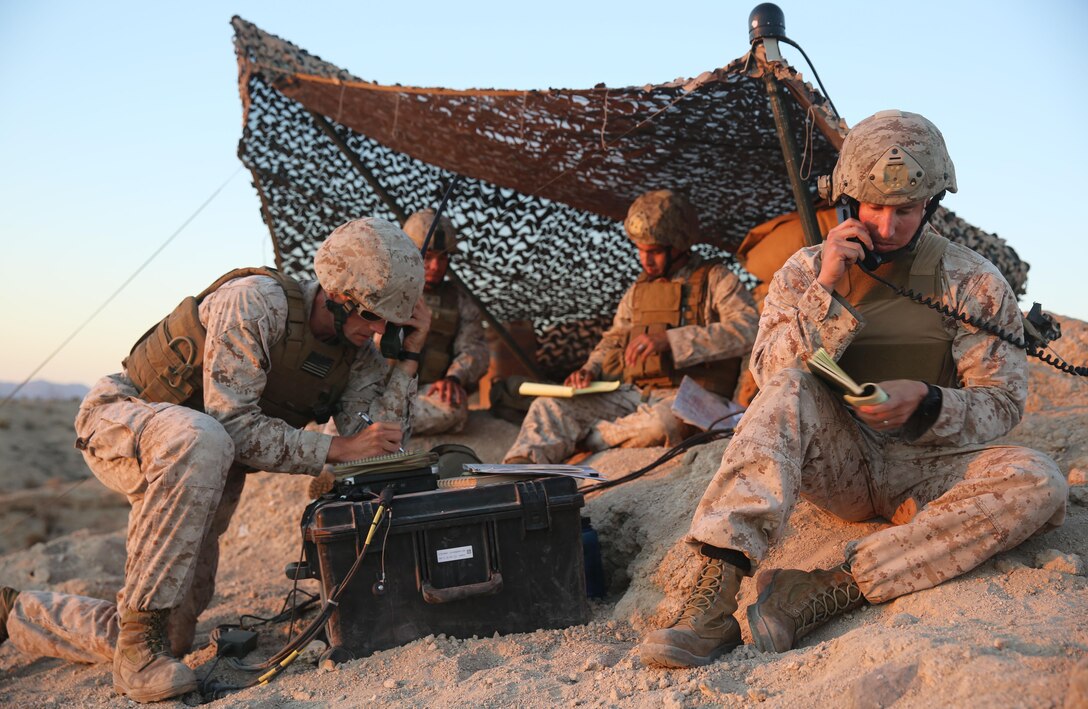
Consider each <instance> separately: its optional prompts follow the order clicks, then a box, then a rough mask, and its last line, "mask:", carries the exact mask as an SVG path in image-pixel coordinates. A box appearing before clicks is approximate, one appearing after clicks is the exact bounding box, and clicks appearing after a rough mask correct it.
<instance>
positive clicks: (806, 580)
mask: <svg viewBox="0 0 1088 709" xmlns="http://www.w3.org/2000/svg"><path fill="white" fill-rule="evenodd" d="M756 592H757V593H758V594H759V595H758V597H757V598H756V602H755V603H753V604H752V605H751V606H749V607H748V626H749V628H750V629H751V631H752V640H753V641H754V642H755V645H756V647H758V648H759V649H760V650H761V651H762V652H785V651H786V650H792V649H793V646H794V645H796V644H797V641H798V640H800V639H801V638H803V637H804V636H805V635H807V634H808V633H809V632H810V631H811V630H813V629H814V628H816V627H818V626H819V625H821V624H822V623H824V622H825V621H827V620H828V619H829V618H833V617H834V616H836V615H839V614H840V613H845V612H847V611H852V610H854V609H855V608H858V607H859V606H862V605H865V604H866V603H868V601H866V600H865V596H863V595H861V589H860V588H858V584H857V582H856V581H854V577H853V576H851V575H850V567H848V566H846V565H845V564H844V565H843V566H841V567H839V568H837V569H832V570H830V571H821V570H819V569H817V570H816V571H799V570H797V569H775V570H774V571H764V572H763V573H761V574H760V575H759V576H757V577H756Z"/></svg>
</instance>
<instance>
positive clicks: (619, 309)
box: [583, 284, 635, 377]
mask: <svg viewBox="0 0 1088 709" xmlns="http://www.w3.org/2000/svg"><path fill="white" fill-rule="evenodd" d="M634 292H635V286H634V284H631V286H630V287H628V289H627V290H626V292H624V294H623V297H622V298H620V304H619V305H618V306H616V314H615V315H614V316H613V317H612V326H611V327H609V328H608V329H607V330H605V331H604V334H602V335H601V340H600V342H598V343H597V346H596V347H594V348H593V351H592V352H590V353H589V357H588V358H587V359H586V363H585V365H583V366H584V367H585V368H586V369H588V370H589V371H590V372H592V373H593V376H594V377H599V376H600V375H601V372H602V370H603V369H604V368H605V362H607V361H609V360H614V359H615V358H616V357H617V356H619V357H620V358H621V360H622V355H623V348H624V347H625V346H626V345H627V337H628V334H629V333H630V332H631V323H632V321H633V318H632V312H633V310H632V307H631V302H632V299H633V298H634Z"/></svg>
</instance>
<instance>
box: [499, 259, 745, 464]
mask: <svg viewBox="0 0 1088 709" xmlns="http://www.w3.org/2000/svg"><path fill="white" fill-rule="evenodd" d="M702 263H703V261H702V259H701V258H700V257H699V256H698V255H696V254H692V256H691V258H690V259H689V260H688V262H687V263H686V264H684V266H683V267H682V268H680V269H678V270H677V271H676V273H674V274H673V275H671V276H670V277H669V280H671V281H674V282H685V281H687V280H688V279H689V278H690V276H691V274H692V272H693V271H694V270H695V269H696V268H698V267H699V266H700V264H702ZM634 289H635V288H634V286H632V287H631V288H628V289H627V292H626V293H624V295H623V298H622V299H621V300H620V303H619V307H618V308H617V310H616V315H615V317H614V318H613V320H612V327H610V328H609V329H608V330H607V331H606V332H605V333H604V335H602V337H601V341H600V342H599V343H598V344H597V346H596V347H595V348H594V349H593V351H592V352H591V353H590V355H589V359H588V360H587V361H586V364H585V368H586V369H588V370H589V371H590V372H591V373H592V374H593V376H594V377H595V378H596V377H598V376H599V375H600V373H601V371H602V369H603V368H604V367H605V364H606V363H607V362H615V361H618V360H620V359H621V358H622V357H623V351H624V347H625V345H626V342H627V333H628V331H629V330H630V328H631V323H632V322H633V319H634V310H633V306H632V302H633V298H632V294H633V293H634ZM707 292H708V294H709V295H708V297H707V299H706V303H705V304H704V306H703V307H704V314H705V318H704V319H705V321H706V322H707V323H708V324H707V325H706V326H698V325H687V326H683V327H676V328H672V329H669V330H667V331H666V335H667V337H668V338H669V346H670V348H671V349H672V360H673V363H674V365H675V367H676V368H677V369H680V368H683V367H690V366H693V365H697V364H702V363H704V362H715V361H718V360H724V359H729V358H731V357H741V356H743V355H745V354H746V353H747V352H748V351H749V349H750V348H751V346H752V342H753V341H754V340H755V336H756V326H757V324H758V315H757V313H756V308H755V303H754V302H753V300H752V296H751V294H750V293H749V292H748V289H746V288H745V287H744V286H743V284H741V282H740V279H739V278H737V276H736V274H735V273H733V272H732V271H730V270H729V269H728V268H727V267H725V266H724V265H722V264H717V265H715V266H713V267H712V268H711V270H710V274H709V280H708V289H707ZM675 397H676V388H662V389H654V390H652V391H641V390H640V389H639V388H637V387H635V386H632V385H629V384H625V385H623V386H621V387H620V389H619V390H618V391H615V392H611V393H608V394H594V395H592V396H582V397H575V398H573V399H559V398H551V397H539V398H537V399H536V400H535V401H534V402H533V403H532V405H531V406H530V407H529V411H528V413H527V414H526V416H525V421H524V423H522V426H521V431H520V432H519V433H518V437H517V440H515V441H514V445H513V446H511V448H510V450H509V451H507V452H506V456H505V459H506V460H510V459H512V458H517V457H526V458H529V459H530V460H532V461H533V462H535V463H555V462H559V461H561V460H564V459H566V458H567V457H569V456H570V455H571V454H572V453H573V452H574V450H575V446H576V445H577V444H578V443H579V442H580V441H582V440H583V439H585V438H586V437H587V436H589V435H590V434H594V437H595V438H596V437H599V439H600V441H599V443H598V444H597V445H598V447H600V448H602V449H603V448H604V447H609V448H611V447H645V446H655V445H661V444H662V443H663V442H669V443H674V442H677V441H675V440H674V438H675V436H677V435H679V431H680V428H679V422H678V420H677V419H676V417H675V416H673V414H672V410H671V408H670V407H671V404H672V401H673V399H674V398H675ZM601 444H603V445H601Z"/></svg>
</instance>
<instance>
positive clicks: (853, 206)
mask: <svg viewBox="0 0 1088 709" xmlns="http://www.w3.org/2000/svg"><path fill="white" fill-rule="evenodd" d="M835 213H836V214H837V215H838V217H839V224H842V223H843V222H845V221H846V220H847V219H857V218H858V207H857V203H856V202H854V200H852V199H850V198H849V197H847V196H846V195H843V196H842V197H841V198H839V203H838V204H836V205H835ZM847 241H852V242H854V243H855V244H858V245H859V246H861V251H862V256H861V260H860V261H858V265H859V266H861V267H862V269H864V270H866V271H875V270H876V269H877V267H879V266H880V264H882V263H884V259H883V258H881V256H880V254H878V253H877V252H875V251H870V250H869V247H867V246H866V245H865V244H863V243H861V239H858V238H857V237H854V238H850V239H847Z"/></svg>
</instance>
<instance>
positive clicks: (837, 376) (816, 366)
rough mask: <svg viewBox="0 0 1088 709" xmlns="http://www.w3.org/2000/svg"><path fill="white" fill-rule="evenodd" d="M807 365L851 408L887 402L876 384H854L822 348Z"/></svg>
mask: <svg viewBox="0 0 1088 709" xmlns="http://www.w3.org/2000/svg"><path fill="white" fill-rule="evenodd" d="M807 364H808V368H809V371H811V372H812V373H813V374H815V375H816V376H818V377H820V378H821V379H823V380H824V381H825V382H827V383H828V384H830V385H832V386H833V387H835V388H836V389H838V390H839V391H840V392H842V398H843V400H845V401H846V403H848V404H850V405H851V406H871V405H873V404H883V403H884V402H885V401H887V400H888V395H887V394H886V393H885V392H884V390H883V389H881V388H880V387H878V386H877V385H876V384H873V383H871V382H866V383H865V384H858V383H857V382H855V381H854V379H853V378H852V377H851V376H850V375H849V374H847V373H846V371H845V370H844V369H843V368H842V367H840V366H839V363H838V362H836V361H835V360H834V359H833V358H832V357H831V355H830V354H828V352H827V350H825V349H824V348H823V347H821V348H820V349H818V350H816V351H815V352H814V353H812V355H811V356H809V358H808V362H807Z"/></svg>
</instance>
